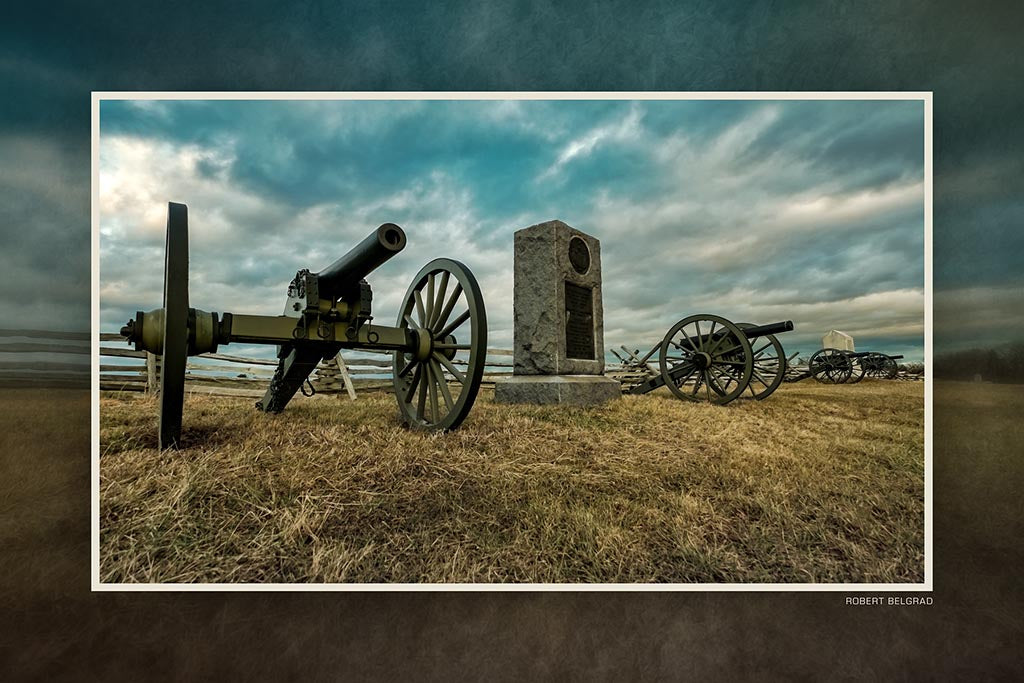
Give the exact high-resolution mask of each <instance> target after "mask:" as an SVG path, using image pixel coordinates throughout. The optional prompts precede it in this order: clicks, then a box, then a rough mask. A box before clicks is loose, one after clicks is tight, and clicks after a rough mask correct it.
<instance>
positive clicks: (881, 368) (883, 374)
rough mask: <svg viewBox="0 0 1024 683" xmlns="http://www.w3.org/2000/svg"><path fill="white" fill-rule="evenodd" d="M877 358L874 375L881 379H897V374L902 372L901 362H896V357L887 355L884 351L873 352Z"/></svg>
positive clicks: (875, 358)
mask: <svg viewBox="0 0 1024 683" xmlns="http://www.w3.org/2000/svg"><path fill="white" fill-rule="evenodd" d="M873 356H874V360H875V363H874V365H875V372H874V375H873V376H874V377H878V378H880V379H896V376H897V375H898V374H899V372H900V366H899V363H897V362H896V359H895V358H892V357H891V356H887V355H885V354H884V353H875V354H873Z"/></svg>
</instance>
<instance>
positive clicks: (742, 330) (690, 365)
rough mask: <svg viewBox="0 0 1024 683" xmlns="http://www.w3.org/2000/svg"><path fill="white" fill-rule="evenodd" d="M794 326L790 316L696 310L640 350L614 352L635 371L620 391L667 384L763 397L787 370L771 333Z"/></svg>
mask: <svg viewBox="0 0 1024 683" xmlns="http://www.w3.org/2000/svg"><path fill="white" fill-rule="evenodd" d="M702 324H703V326H702ZM792 329H793V322H792V321H789V320H786V321H782V322H777V323H771V324H768V325H752V324H749V323H738V324H734V323H732V322H730V321H728V320H726V319H725V318H722V317H720V316H717V315H708V314H698V315H691V316H689V317H687V318H683V319H682V320H680V321H679V322H677V323H676V324H675V325H673V326H672V327H671V328H670V329H669V331H668V332H667V333H666V334H665V337H664V338H663V339H662V340H661V343H660V344H658V345H656V346H654V347H653V348H651V350H650V351H648V352H647V353H646V354H644V355H642V356H641V355H640V354H639V351H638V350H637V351H629V350H628V349H625V348H623V351H624V352H625V353H626V356H621V355H619V354H618V352H616V351H615V350H612V353H614V354H615V355H616V356H617V357H618V358H619V360H620V361H622V363H623V367H625V368H627V369H631V370H633V371H634V374H633V375H631V376H627V378H625V379H624V381H623V393H627V394H646V393H648V392H651V391H654V390H655V389H658V388H660V387H662V386H667V387H668V388H669V391H671V392H672V393H673V394H674V395H675V396H677V397H678V398H681V399H685V400H690V401H700V400H706V401H709V402H711V403H716V404H720V405H724V404H726V403H729V402H730V401H733V400H735V399H737V398H739V397H741V396H748V397H749V398H754V399H757V400H761V399H765V398H768V396H770V395H771V394H772V393H773V392H774V391H775V390H776V389H778V387H779V385H780V384H782V380H783V378H784V377H785V374H786V356H785V351H784V350H783V348H782V344H781V343H779V340H778V339H776V337H775V335H777V334H781V333H783V332H789V331H791V330H792ZM655 353H657V354H658V362H657V366H656V367H655V365H654V362H653V360H652V357H653V356H654V355H655Z"/></svg>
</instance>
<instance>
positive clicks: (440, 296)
mask: <svg viewBox="0 0 1024 683" xmlns="http://www.w3.org/2000/svg"><path fill="white" fill-rule="evenodd" d="M449 275H451V273H449V272H448V271H447V270H446V271H444V272H443V273H441V284H440V285H439V286H438V288H437V297H436V299H435V301H434V304H433V307H432V309H431V310H432V311H433V315H432V316H430V320H428V321H427V328H428V329H431V330H432V329H434V325H435V324H436V323H437V319H438V318H439V317H440V316H441V305H442V304H443V303H444V297H445V295H446V294H447V293H448V276H449Z"/></svg>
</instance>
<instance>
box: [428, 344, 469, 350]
mask: <svg viewBox="0 0 1024 683" xmlns="http://www.w3.org/2000/svg"><path fill="white" fill-rule="evenodd" d="M434 348H435V349H445V350H447V351H469V350H470V349H471V348H473V347H472V346H471V345H470V344H443V343H435V344H434Z"/></svg>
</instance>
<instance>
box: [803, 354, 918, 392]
mask: <svg viewBox="0 0 1024 683" xmlns="http://www.w3.org/2000/svg"><path fill="white" fill-rule="evenodd" d="M901 358H903V356H890V355H887V354H884V353H879V352H877V351H861V352H853V351H845V350H843V349H831V348H827V349H819V350H818V351H815V352H814V354H813V355H812V356H811V359H810V361H809V362H808V366H807V374H806V376H807V377H814V379H816V380H817V381H819V382H822V383H824V384H856V383H857V382H859V381H861V380H862V379H864V378H865V377H873V378H877V379H894V378H895V377H896V375H897V373H898V372H899V366H898V365H897V363H896V361H897V360H900V359H901Z"/></svg>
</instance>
